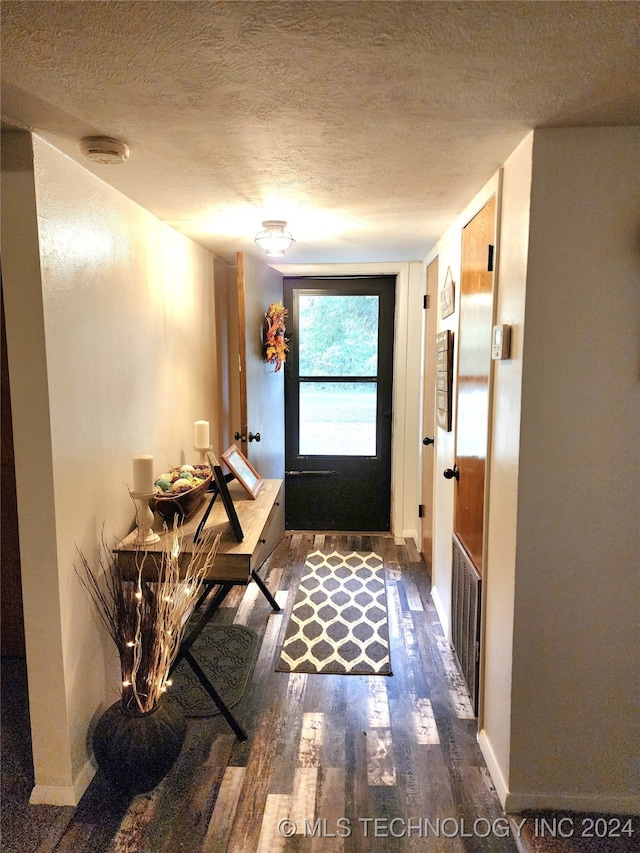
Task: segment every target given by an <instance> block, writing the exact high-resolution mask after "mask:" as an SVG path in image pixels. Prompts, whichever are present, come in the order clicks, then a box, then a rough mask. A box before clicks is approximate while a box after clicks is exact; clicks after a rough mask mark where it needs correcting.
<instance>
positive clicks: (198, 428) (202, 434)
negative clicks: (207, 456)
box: [193, 421, 209, 448]
mask: <svg viewBox="0 0 640 853" xmlns="http://www.w3.org/2000/svg"><path fill="white" fill-rule="evenodd" d="M193 434H194V439H193V446H194V447H202V448H207V447H209V421H196V422H195V423H194V425H193Z"/></svg>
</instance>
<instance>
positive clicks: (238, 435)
mask: <svg viewBox="0 0 640 853" xmlns="http://www.w3.org/2000/svg"><path fill="white" fill-rule="evenodd" d="M233 437H234V438H235V440H236V441H246V440H247V436H246V435H245V434H244V433H243V432H234V434H233Z"/></svg>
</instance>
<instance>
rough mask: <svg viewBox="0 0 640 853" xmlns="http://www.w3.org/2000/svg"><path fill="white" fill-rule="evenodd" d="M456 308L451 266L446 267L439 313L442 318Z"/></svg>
mask: <svg viewBox="0 0 640 853" xmlns="http://www.w3.org/2000/svg"><path fill="white" fill-rule="evenodd" d="M455 309H456V285H455V282H454V280H453V275H452V274H451V267H449V268H448V269H447V274H446V276H445V279H444V285H443V287H442V292H441V294H440V315H441V317H442V319H443V320H444V318H445V317H448V316H449V315H450V314H453V312H454V311H455Z"/></svg>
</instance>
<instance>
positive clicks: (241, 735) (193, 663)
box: [183, 649, 247, 741]
mask: <svg viewBox="0 0 640 853" xmlns="http://www.w3.org/2000/svg"><path fill="white" fill-rule="evenodd" d="M183 657H184V658H185V660H186V661H187V663H188V664H189V666H190V667H191V669H192V670H193V671H194V672H195V674H196V676H197V678H198V681H199V682H200V683H201V684H202V686H203V687H204V689H205V690H206V691H207V693H208V694H209V696H210V697H211V698H212V699H213V701H214V702H215V704H216V706H217V708H218V710H219V711H220V713H221V714H222V716H223V717H224V718H225V720H226V721H227V722H228V723H229V725H230V726H231V728H232V729H233V731H234V732H235V734H236V736H237V738H238V740H242V741H244V740H247V735H246V734H245V732H244V730H243V729H242V728H241V727H240V725H239V723H238V721H237V720H236V718H235V717H234V716H233V714H232V713H231V711H230V710H229V709H228V708H227V706H226V705H225V703H224V702H223V700H222V699H221V698H220V696H219V695H218V693H217V692H216V690H215V688H214V687H213V685H212V684H211V682H210V681H209V679H208V678H207V676H206V673H204V672H203V671H202V669H201V668H200V665H199V663H198V661H197V660H196V659H195V658H194V656H193V655H192V654H191V652H190V651H189V650H188V649H185V651H184V653H183Z"/></svg>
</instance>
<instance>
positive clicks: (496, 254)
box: [436, 170, 502, 731]
mask: <svg viewBox="0 0 640 853" xmlns="http://www.w3.org/2000/svg"><path fill="white" fill-rule="evenodd" d="M493 197H495V211H494V251H493V263H494V267H493V283H492V285H493V286H492V292H491V299H492V324H495V322H496V317H497V316H498V310H499V306H498V299H499V284H500V238H501V234H500V223H501V217H502V212H501V211H502V170H500V171H499V172H498V173H497V174H496V176H495V177H494V178H493V179H492V180H491V181H490V182H489V183H488V184H487V185H486V187H485V188H484V190H483V192H482V195H481V196H478V197H476V199H474V201H473V203H472V206H470V207H469V208H467V211H466V213H467V215H466V216H465V217H464V220H463V221H462V222H461V226H460V254H461V255H462V232H463V230H464V228H465V227H466V226H467V225H468V224H469V223H470V222H471V221H472V220H473V219H474V218H475V216H476V215H477V214H478V213H480V211H481V210H482V209H483V208H484V207H485V206H486V205H487V204H488V203H489V201H490V200H491V199H492V198H493ZM456 302H457V299H456ZM455 332H456V342H455V344H454V347H455V349H454V359H455V363H454V376H455V382H456V388H455V391H454V397H455V398H457V374H458V356H459V353H458V339H459V333H460V310H459V307H458V305H456V318H455ZM494 382H495V363H494V362H493V360H492V361H491V363H490V365H489V382H488V397H489V399H488V409H487V447H486V459H485V477H484V495H483V505H484V519H483V534H482V567H483V572H482V589H483V592H482V599H483V600H482V604H481V607H480V627H479V641H480V650H479V652H480V659H479V662H478V697H477V706H478V707H477V721H478V731H480V730H481V729H482V725H483V719H484V688H485V651H486V641H485V640H486V631H487V625H486V620H487V607H486V598H487V594H488V589H489V585H490V583H491V566H490V565H489V564H488V563H487V559H486V558H487V549H488V545H487V543H488V539H489V511H488V510H489V495H490V490H491V484H490V479H491V448H492V442H493V434H492V430H493V400H494ZM455 417H457V406H456V410H455ZM455 417H454V423H455ZM452 449H453V458H454V459H456V458H457V452H458V448H457V430H456V429H455V427H454V432H453V448H452ZM438 470H440V469H438ZM451 522H452V528H451V531H452V533H453V530H454V518H453V513H452V518H451ZM451 539H452V536H451V534H450V535H449V540H450V541H451ZM450 582H451V579H449V583H450ZM438 598H439V597H438ZM436 610H438V613H440V612H441V611H440V608H439V607H438V606H437V605H436ZM443 615H444V614H443ZM446 621H447V637H448V639H449V642H451V625H450V621H449V619H447V620H446Z"/></svg>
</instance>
